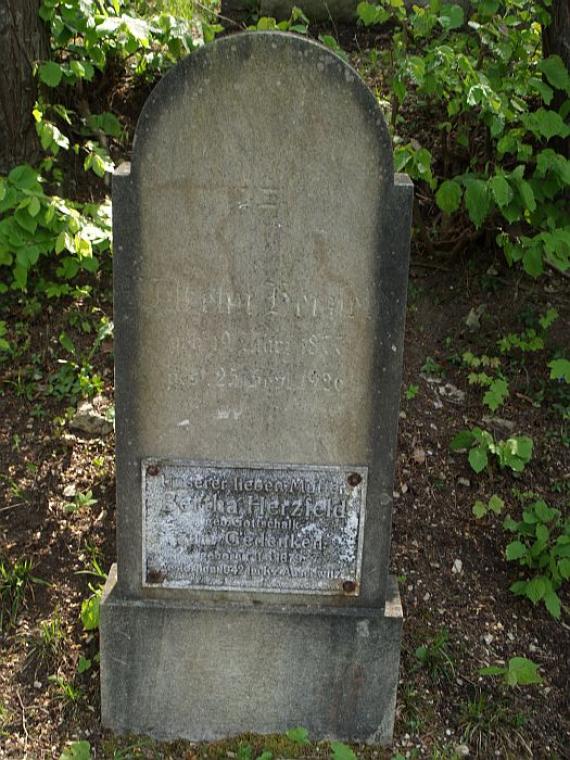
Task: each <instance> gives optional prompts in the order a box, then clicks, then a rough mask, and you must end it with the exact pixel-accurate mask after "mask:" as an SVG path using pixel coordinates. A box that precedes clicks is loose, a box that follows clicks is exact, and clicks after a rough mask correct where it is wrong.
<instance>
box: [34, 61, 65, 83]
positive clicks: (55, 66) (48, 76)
mask: <svg viewBox="0 0 570 760" xmlns="http://www.w3.org/2000/svg"><path fill="white" fill-rule="evenodd" d="M39 74H40V80H41V81H42V82H43V83H44V84H47V86H48V87H57V86H58V84H59V83H60V82H61V78H62V76H63V69H62V68H61V66H60V65H59V63H56V62H55V61H47V62H46V63H42V64H40V68H39Z"/></svg>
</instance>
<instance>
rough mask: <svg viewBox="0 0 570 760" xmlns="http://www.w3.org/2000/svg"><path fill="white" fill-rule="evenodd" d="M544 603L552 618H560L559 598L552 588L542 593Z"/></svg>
mask: <svg viewBox="0 0 570 760" xmlns="http://www.w3.org/2000/svg"><path fill="white" fill-rule="evenodd" d="M544 605H545V607H546V609H547V610H548V611H549V612H550V614H551V615H552V617H553V618H555V619H556V620H560V598H559V596H558V594H557V593H556V591H554V589H549V590H548V591H547V592H546V594H545V595H544Z"/></svg>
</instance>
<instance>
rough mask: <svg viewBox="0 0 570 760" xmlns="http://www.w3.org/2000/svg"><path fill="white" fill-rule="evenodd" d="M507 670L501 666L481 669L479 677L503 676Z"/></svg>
mask: <svg viewBox="0 0 570 760" xmlns="http://www.w3.org/2000/svg"><path fill="white" fill-rule="evenodd" d="M506 671H507V669H506V668H504V667H500V666H499V665H489V666H488V667H486V668H479V675H481V676H502V675H504V674H505V673H506Z"/></svg>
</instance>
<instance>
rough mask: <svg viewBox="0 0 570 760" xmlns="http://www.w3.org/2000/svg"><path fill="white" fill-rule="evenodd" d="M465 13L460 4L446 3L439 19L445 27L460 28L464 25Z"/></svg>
mask: <svg viewBox="0 0 570 760" xmlns="http://www.w3.org/2000/svg"><path fill="white" fill-rule="evenodd" d="M464 19H465V14H464V13H463V8H462V7H461V6H460V5H444V6H443V8H442V9H441V11H440V14H439V18H438V21H439V23H440V24H441V26H442V27H443V28H444V29H459V27H460V26H463V22H464Z"/></svg>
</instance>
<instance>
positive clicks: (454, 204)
mask: <svg viewBox="0 0 570 760" xmlns="http://www.w3.org/2000/svg"><path fill="white" fill-rule="evenodd" d="M461 195H462V190H461V186H460V184H459V183H458V182H456V181H455V180H453V179H446V180H445V182H442V183H441V185H440V186H439V188H438V190H437V193H436V194H435V200H436V203H437V205H438V206H439V207H440V209H441V210H442V211H444V212H445V213H446V214H453V212H454V211H457V209H458V208H459V205H460V203H461Z"/></svg>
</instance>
